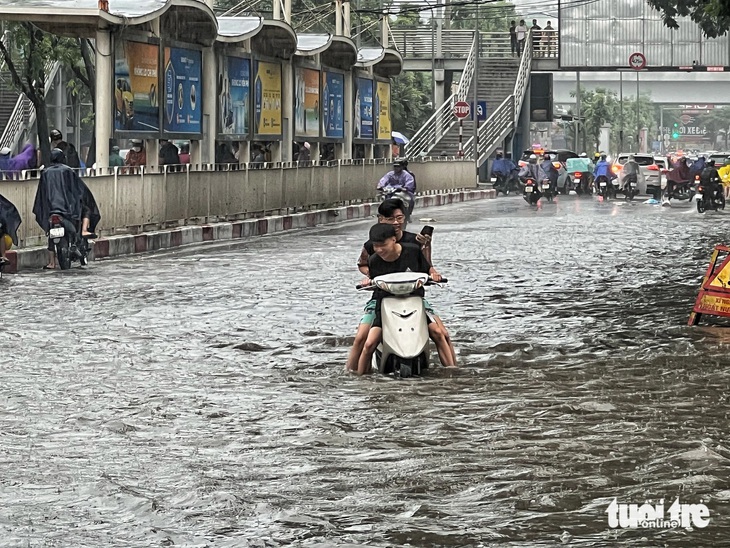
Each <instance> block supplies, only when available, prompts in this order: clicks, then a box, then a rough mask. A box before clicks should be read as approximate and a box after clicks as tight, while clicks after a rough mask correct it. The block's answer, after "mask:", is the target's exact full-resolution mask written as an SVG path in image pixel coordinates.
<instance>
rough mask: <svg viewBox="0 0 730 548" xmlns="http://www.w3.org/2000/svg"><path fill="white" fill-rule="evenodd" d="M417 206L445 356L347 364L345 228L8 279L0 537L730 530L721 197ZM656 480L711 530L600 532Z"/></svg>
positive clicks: (133, 541)
mask: <svg viewBox="0 0 730 548" xmlns="http://www.w3.org/2000/svg"><path fill="white" fill-rule="evenodd" d="M427 215H428V216H429V217H432V218H434V219H436V222H431V223H429V224H434V225H435V226H436V232H435V236H434V246H435V250H434V257H435V259H436V265H437V267H438V268H439V270H441V271H442V272H443V273H444V274H445V275H447V276H448V277H449V279H450V280H451V282H452V283H451V284H450V285H449V286H448V287H447V288H445V289H443V290H434V291H430V297H429V298H430V300H431V301H432V302H433V303H434V306H435V307H436V309H437V311H438V312H439V313H440V314H441V315H442V317H443V318H444V319H445V321H446V324H447V326H448V327H449V329H450V330H451V332H452V336H453V339H454V341H455V344H456V345H457V348H458V352H459V354H460V360H461V363H462V365H463V367H462V368H461V369H459V370H457V371H445V370H440V369H439V370H436V371H435V372H433V374H432V375H431V376H430V377H428V378H424V379H416V380H412V381H407V382H406V381H394V380H392V379H387V378H383V377H377V376H373V377H370V378H365V379H358V378H353V377H349V376H347V375H345V374H344V373H343V372H342V367H343V364H344V360H345V357H346V353H347V350H348V345H349V344H350V342H351V340H352V335H353V334H354V328H355V325H356V322H357V318H358V317H359V312H360V309H361V307H362V305H363V304H364V302H365V297H364V296H363V295H362V294H358V293H356V292H355V291H354V290H353V289H352V288H353V285H354V284H355V283H357V281H358V279H359V275H358V274H357V272H356V270H355V267H354V263H355V259H356V258H357V255H358V252H359V246H360V245H361V243H362V241H363V239H364V237H365V234H366V231H367V223H358V224H351V225H347V226H340V227H337V228H334V229H319V230H312V231H306V232H300V233H296V234H289V235H282V236H273V237H265V238H261V239H257V240H255V241H251V242H249V243H246V244H243V245H239V246H230V247H229V246H218V247H208V248H203V249H204V254H203V253H200V252H199V251H197V250H196V251H188V252H183V253H170V254H166V255H158V256H149V257H135V258H130V259H124V260H119V261H109V262H102V263H96V264H94V265H93V266H92V267H90V268H89V269H88V270H87V271H86V272H83V273H82V272H72V273H65V274H61V273H58V272H52V273H48V272H45V273H41V272H38V273H24V274H22V275H19V276H12V277H7V278H6V279H4V280H3V281H2V283H1V284H0V291H3V294H4V296H5V299H4V300H5V303H6V306H5V312H4V321H3V326H4V331H5V337H4V340H5V345H4V346H5V348H4V350H3V359H2V360H1V361H2V364H3V365H2V381H3V389H2V392H0V399H1V402H2V405H1V406H0V459H1V461H2V464H3V465H4V466H3V475H2V480H0V481H1V482H2V489H1V490H0V494H1V495H0V497H1V502H2V504H1V505H0V545H2V546H94V547H98V546H130V547H144V546H155V547H157V546H172V545H174V546H200V547H203V546H216V547H229V546H230V547H234V546H235V547H239V546H285V545H287V546H288V545H297V546H335V545H339V546H362V545H367V546H474V547H479V546H554V545H562V544H567V545H574V546H692V547H695V546H725V545H730V525H729V524H728V521H727V518H726V516H727V514H728V509H729V508H730V485H729V484H728V479H729V477H730V467H728V463H730V460H729V459H730V441H728V440H727V439H726V435H727V430H726V425H727V423H728V421H727V414H728V411H727V409H728V405H727V403H728V402H727V401H726V399H727V396H726V393H727V386H728V383H729V382H730V369H729V368H728V367H727V366H728V365H729V364H730V359H728V358H727V354H728V349H729V348H730V335H728V334H727V332H726V331H724V330H723V329H721V328H718V327H701V328H688V327H685V324H686V321H687V316H688V314H689V311H690V309H691V307H692V303H693V299H694V297H695V295H696V290H697V287H698V284H699V281H700V279H701V276H702V274H703V272H704V269H705V268H706V264H707V261H708V259H709V255H710V250H711V248H712V245H713V244H714V243H715V240H718V239H721V237H720V236H718V235H721V234H723V233H724V232H725V228H726V226H727V222H726V220H725V216H724V215H722V214H706V215H704V216H699V215H697V214H696V213H694V212H692V211H691V210H689V209H672V210H668V209H662V208H660V207H651V206H647V205H641V204H630V205H624V204H620V203H613V204H599V203H597V202H595V201H592V200H585V201H579V200H577V199H565V198H562V199H560V200H559V204H558V205H552V206H550V205H547V206H545V207H543V208H542V209H541V210H539V211H532V210H530V209H529V208H527V206H526V205H525V204H524V202H522V200H521V199H520V198H508V199H500V200H497V201H491V202H484V203H478V204H470V205H464V206H450V207H445V208H438V209H432V210H429V211H428V214H427ZM76 295H78V296H79V298H80V299H79V300H75V299H74V297H75V296H76ZM71 299H73V300H71ZM677 496H679V497H680V499H681V501H682V502H686V503H699V502H700V501H701V500H702V501H704V502H705V503H706V504H707V505H708V506H709V508H710V512H711V518H712V520H711V522H710V525H709V526H708V527H707V528H705V529H697V528H696V529H694V530H689V531H688V530H660V531H657V530H646V529H643V530H633V531H631V530H611V529H609V527H608V524H607V515H606V513H605V512H606V509H607V507H608V505H609V503H610V502H611V501H612V500H613V499H614V497H617V498H618V500H619V502H631V503H639V504H641V503H643V502H645V500H647V499H658V498H664V499H666V500H667V501H668V502H667V503H666V505H665V506H666V507H669V505H670V504H671V502H673V501H674V499H675V498H676V497H677Z"/></svg>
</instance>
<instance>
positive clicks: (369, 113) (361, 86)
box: [353, 78, 373, 139]
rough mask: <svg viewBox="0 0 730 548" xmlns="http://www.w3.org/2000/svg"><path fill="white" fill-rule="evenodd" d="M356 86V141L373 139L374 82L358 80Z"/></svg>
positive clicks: (364, 79)
mask: <svg viewBox="0 0 730 548" xmlns="http://www.w3.org/2000/svg"><path fill="white" fill-rule="evenodd" d="M356 84H357V85H356V86H355V123H354V124H353V126H354V129H355V133H354V137H355V139H372V138H373V81H372V80H368V79H367V78H358V79H357V80H356Z"/></svg>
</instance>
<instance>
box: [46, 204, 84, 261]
mask: <svg viewBox="0 0 730 548" xmlns="http://www.w3.org/2000/svg"><path fill="white" fill-rule="evenodd" d="M49 225H50V229H49V231H48V237H49V238H50V239H51V241H52V242H53V246H54V248H55V252H56V258H57V259H58V266H59V267H60V268H61V270H68V269H69V268H71V263H72V262H78V263H79V264H80V265H81V266H86V265H87V264H89V260H88V256H89V239H88V238H86V237H82V236H81V222H80V221H78V222H77V221H73V220H70V219H65V218H64V217H63V216H62V215H59V214H56V213H53V214H51V217H50V220H49Z"/></svg>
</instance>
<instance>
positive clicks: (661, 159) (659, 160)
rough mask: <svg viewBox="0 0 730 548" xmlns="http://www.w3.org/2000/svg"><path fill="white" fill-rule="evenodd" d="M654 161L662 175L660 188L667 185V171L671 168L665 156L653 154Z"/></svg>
mask: <svg viewBox="0 0 730 548" xmlns="http://www.w3.org/2000/svg"><path fill="white" fill-rule="evenodd" d="M654 163H655V164H656V165H657V166H659V172H660V173H661V175H662V182H661V185H662V190H663V189H664V188H666V186H667V173H669V170H670V169H672V166H671V165H670V164H669V159H668V158H667V157H666V156H654Z"/></svg>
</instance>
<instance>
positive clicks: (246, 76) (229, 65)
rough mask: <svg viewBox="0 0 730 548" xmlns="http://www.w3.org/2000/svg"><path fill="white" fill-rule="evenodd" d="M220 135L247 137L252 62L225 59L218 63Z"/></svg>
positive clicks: (238, 58)
mask: <svg viewBox="0 0 730 548" xmlns="http://www.w3.org/2000/svg"><path fill="white" fill-rule="evenodd" d="M218 70H219V75H218V133H221V134H223V135H247V134H248V132H249V124H248V122H249V102H250V99H249V97H250V95H251V62H250V61H249V60H248V59H243V58H240V57H224V58H223V62H219V63H218Z"/></svg>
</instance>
